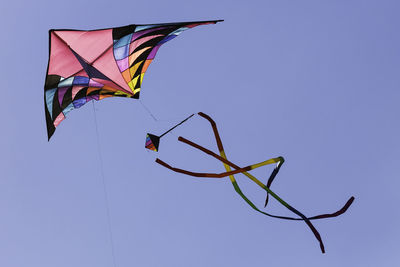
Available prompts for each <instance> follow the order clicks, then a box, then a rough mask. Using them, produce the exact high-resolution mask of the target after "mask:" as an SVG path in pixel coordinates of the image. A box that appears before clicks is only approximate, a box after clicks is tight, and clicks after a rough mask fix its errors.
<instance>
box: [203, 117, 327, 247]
mask: <svg viewBox="0 0 400 267" xmlns="http://www.w3.org/2000/svg"><path fill="white" fill-rule="evenodd" d="M198 114H199V115H200V116H201V117H203V118H205V119H206V120H208V121H209V122H210V124H211V126H212V128H213V131H214V136H215V140H216V142H217V146H218V150H219V153H220V155H221V157H223V158H225V159H227V158H226V155H225V152H224V147H223V145H222V141H221V138H220V136H219V133H218V129H217V125H216V123H215V122H214V120H213V119H211V117H210V116H208V115H207V114H204V113H202V112H199V113H198ZM224 166H225V169H226V171H228V172H229V171H230V170H231V168H230V166H229V165H227V164H225V163H224ZM246 176H248V177H249V176H250V174H248V175H246ZM229 178H230V179H231V182H232V184H233V186H234V187H235V190H236V192H238V193H239V191H238V190H237V189H236V188H239V187H238V185H237V182H236V180H235V177H234V176H233V175H230V176H229ZM254 178H255V177H254ZM235 184H236V186H235ZM263 188H264V189H265V190H266V191H267V192H268V193H270V194H271V196H273V197H274V198H275V199H276V200H278V202H280V203H281V204H282V205H284V206H285V207H286V208H287V209H289V210H290V211H292V212H293V213H295V214H296V215H298V216H300V218H302V219H303V220H304V221H305V222H306V224H307V225H308V227H309V228H310V229H311V231H312V232H313V234H314V236H315V238H316V239H317V240H318V242H319V246H320V248H321V252H322V253H325V247H324V243H323V242H322V238H321V235H320V234H319V232H318V231H317V229H316V228H315V227H314V225H313V224H312V223H311V221H310V220H309V219H308V218H307V217H306V216H304V215H303V214H302V213H301V212H299V211H298V210H296V209H295V208H293V207H292V206H290V205H289V204H288V203H286V202H285V201H283V199H281V198H280V197H279V196H278V195H276V194H275V193H274V192H272V191H271V190H270V189H269V188H268V187H266V186H264V185H263ZM242 195H243V193H242ZM243 196H244V195H243ZM243 196H242V198H243ZM245 200H246V199H245ZM246 202H247V201H246Z"/></svg>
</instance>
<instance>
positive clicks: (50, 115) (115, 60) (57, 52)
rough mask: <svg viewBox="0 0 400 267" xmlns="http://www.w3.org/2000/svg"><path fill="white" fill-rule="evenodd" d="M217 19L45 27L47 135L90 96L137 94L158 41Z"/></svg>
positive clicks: (154, 53)
mask: <svg viewBox="0 0 400 267" xmlns="http://www.w3.org/2000/svg"><path fill="white" fill-rule="evenodd" d="M219 21H222V20H213V21H198V22H178V23H162V24H142V25H128V26H123V27H117V28H109V29H101V30H92V31H80V30H50V31H49V35H50V40H49V42H50V44H49V50H50V55H49V63H48V67H47V76H46V83H45V87H44V102H45V112H46V122H47V134H48V138H49V139H50V137H51V136H52V135H53V134H54V131H55V129H56V127H57V126H58V125H59V124H60V122H61V121H62V120H63V119H64V118H65V115H66V114H67V113H68V112H69V111H71V110H72V109H74V108H79V107H81V106H82V105H84V104H85V103H86V102H88V101H90V100H101V99H104V98H106V97H111V96H119V97H129V98H139V93H140V88H141V85H142V82H143V76H144V73H145V72H146V70H147V68H148V66H149V65H150V63H151V61H152V60H153V59H154V57H155V56H156V53H157V51H158V49H159V48H160V46H161V45H162V44H164V43H166V42H168V41H169V40H172V39H173V38H175V37H176V36H178V35H179V34H180V33H181V32H182V31H184V30H187V29H190V28H193V27H196V26H199V25H206V24H216V23H217V22H219Z"/></svg>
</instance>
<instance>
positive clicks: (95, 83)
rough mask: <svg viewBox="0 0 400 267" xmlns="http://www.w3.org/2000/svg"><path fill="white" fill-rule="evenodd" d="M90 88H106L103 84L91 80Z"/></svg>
mask: <svg viewBox="0 0 400 267" xmlns="http://www.w3.org/2000/svg"><path fill="white" fill-rule="evenodd" d="M89 86H90V87H97V88H101V87H103V86H104V84H101V83H98V82H95V81H93V80H90V81H89Z"/></svg>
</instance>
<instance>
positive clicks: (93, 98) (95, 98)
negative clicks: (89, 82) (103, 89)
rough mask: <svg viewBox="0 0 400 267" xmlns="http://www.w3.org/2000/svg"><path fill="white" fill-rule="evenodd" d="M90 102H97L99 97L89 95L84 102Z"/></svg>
mask: <svg viewBox="0 0 400 267" xmlns="http://www.w3.org/2000/svg"><path fill="white" fill-rule="evenodd" d="M90 100H97V101H99V95H89V96H87V97H86V101H87V102H89V101H90Z"/></svg>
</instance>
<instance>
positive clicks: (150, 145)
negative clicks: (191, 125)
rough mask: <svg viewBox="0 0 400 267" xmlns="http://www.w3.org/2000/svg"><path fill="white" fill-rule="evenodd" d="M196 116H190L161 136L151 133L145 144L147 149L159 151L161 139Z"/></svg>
mask: <svg viewBox="0 0 400 267" xmlns="http://www.w3.org/2000/svg"><path fill="white" fill-rule="evenodd" d="M193 116H194V114H192V115H190V116H189V117H187V118H186V119H184V120H183V121H181V122H180V123H178V124H177V125H175V126H174V127H172V128H171V129H169V130H167V131H165V132H164V133H163V134H161V135H160V136H157V135H154V134H151V133H147V135H146V143H145V148H147V149H149V150H153V151H156V152H157V151H158V146H159V145H160V139H161V137H163V136H164V135H166V134H167V133H169V132H171V131H172V130H173V129H175V128H176V127H178V126H179V125H181V124H182V123H184V122H186V121H187V120H188V119H190V118H191V117H193Z"/></svg>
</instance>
